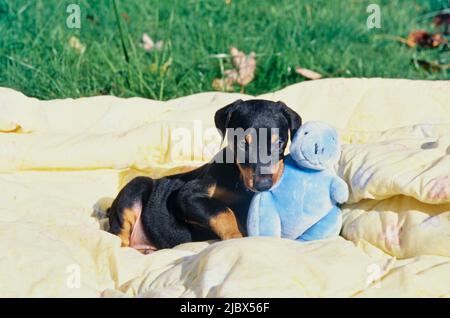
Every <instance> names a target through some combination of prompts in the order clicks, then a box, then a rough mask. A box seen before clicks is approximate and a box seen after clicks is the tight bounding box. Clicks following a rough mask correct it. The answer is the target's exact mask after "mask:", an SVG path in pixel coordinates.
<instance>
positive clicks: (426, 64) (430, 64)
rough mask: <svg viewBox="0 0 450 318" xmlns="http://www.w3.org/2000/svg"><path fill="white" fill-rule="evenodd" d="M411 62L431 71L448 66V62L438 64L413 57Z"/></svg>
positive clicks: (437, 70)
mask: <svg viewBox="0 0 450 318" xmlns="http://www.w3.org/2000/svg"><path fill="white" fill-rule="evenodd" d="M412 62H413V63H414V64H415V65H416V67H418V66H420V67H422V68H423V69H425V70H426V71H431V72H440V71H442V70H446V69H448V68H450V65H449V64H439V63H437V62H433V61H427V60H421V59H418V60H416V59H413V60H412Z"/></svg>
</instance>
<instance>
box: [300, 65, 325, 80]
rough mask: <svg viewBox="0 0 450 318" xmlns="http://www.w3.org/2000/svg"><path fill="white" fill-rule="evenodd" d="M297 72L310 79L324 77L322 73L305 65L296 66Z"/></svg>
mask: <svg viewBox="0 0 450 318" xmlns="http://www.w3.org/2000/svg"><path fill="white" fill-rule="evenodd" d="M295 72H296V73H298V74H300V75H301V76H303V77H306V78H307V79H310V80H318V79H321V78H323V75H322V74H320V73H317V72H315V71H312V70H310V69H307V68H303V67H296V68H295Z"/></svg>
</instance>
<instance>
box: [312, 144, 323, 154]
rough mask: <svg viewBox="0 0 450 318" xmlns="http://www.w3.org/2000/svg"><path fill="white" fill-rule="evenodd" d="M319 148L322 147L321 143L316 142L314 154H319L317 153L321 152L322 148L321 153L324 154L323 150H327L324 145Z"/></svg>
mask: <svg viewBox="0 0 450 318" xmlns="http://www.w3.org/2000/svg"><path fill="white" fill-rule="evenodd" d="M319 148H320V147H319V144H317V143H316V144H314V154H316V155H317V154H318V153H319V150H320V153H322V154H323V152H324V151H325V148H324V147H322V148H320V149H319Z"/></svg>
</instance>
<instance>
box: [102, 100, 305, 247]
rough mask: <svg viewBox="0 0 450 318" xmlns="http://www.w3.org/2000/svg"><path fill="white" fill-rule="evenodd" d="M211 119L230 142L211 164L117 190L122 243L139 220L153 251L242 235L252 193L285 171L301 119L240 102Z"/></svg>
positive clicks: (113, 220)
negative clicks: (288, 147)
mask: <svg viewBox="0 0 450 318" xmlns="http://www.w3.org/2000/svg"><path fill="white" fill-rule="evenodd" d="M214 119H215V124H216V127H217V128H218V129H219V130H220V132H221V133H222V135H225V133H226V132H227V134H226V135H227V137H228V138H227V141H228V143H227V144H228V145H227V147H225V148H224V149H222V150H221V151H220V152H219V153H218V154H217V155H216V156H215V157H214V158H213V160H212V161H211V162H210V163H208V164H206V165H204V166H202V167H200V168H198V169H196V170H193V171H191V172H188V173H182V174H177V175H172V176H168V177H165V178H161V179H156V180H155V179H151V178H147V177H137V178H135V179H133V180H132V181H131V182H130V183H128V184H127V185H126V186H125V188H123V189H122V191H120V193H119V194H118V196H117V198H116V199H115V200H114V202H113V204H112V206H111V209H110V212H109V215H110V218H109V223H110V232H111V233H113V234H116V235H119V236H120V237H121V239H122V246H130V245H131V246H134V245H135V244H133V242H132V241H133V240H136V239H134V238H133V240H132V239H131V233H132V231H133V229H134V228H135V227H136V226H137V225H139V226H140V227H141V228H142V230H143V234H144V236H145V240H144V241H145V244H147V245H149V246H151V247H150V248H152V249H161V248H170V247H173V246H175V245H178V244H181V243H186V242H191V241H199V240H207V239H217V238H219V239H222V240H224V239H230V238H237V237H242V236H243V235H245V225H246V220H247V212H248V208H249V204H250V201H251V199H252V197H253V194H254V193H255V192H259V191H265V190H268V189H270V188H271V187H272V186H273V185H274V184H275V183H276V182H277V181H278V179H279V178H280V176H281V175H282V172H283V159H284V155H283V154H284V150H285V148H286V144H287V142H288V139H289V134H290V135H291V136H293V135H294V134H295V132H296V131H297V129H298V128H299V127H300V125H301V118H300V116H299V115H298V114H297V113H296V112H294V111H293V110H292V109H290V108H289V107H287V106H286V105H285V104H284V103H282V102H272V101H267V100H248V101H242V100H238V101H236V102H234V103H232V104H230V105H228V106H226V107H224V108H222V109H220V110H218V111H217V112H216V114H215V118H214ZM137 223H140V224H137ZM141 243H142V242H141Z"/></svg>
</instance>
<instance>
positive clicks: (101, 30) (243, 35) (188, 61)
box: [0, 0, 450, 100]
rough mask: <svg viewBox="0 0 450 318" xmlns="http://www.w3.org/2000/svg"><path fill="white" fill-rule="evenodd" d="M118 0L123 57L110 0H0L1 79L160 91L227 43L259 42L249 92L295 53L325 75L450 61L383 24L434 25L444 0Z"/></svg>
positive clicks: (66, 93)
mask: <svg viewBox="0 0 450 318" xmlns="http://www.w3.org/2000/svg"><path fill="white" fill-rule="evenodd" d="M71 3H78V4H79V5H80V6H81V10H82V27H81V29H80V30H73V29H68V28H67V27H66V23H65V21H66V18H67V16H68V14H67V13H66V7H67V5H68V4H71ZM117 3H118V6H119V7H118V11H119V16H120V18H121V22H122V27H123V40H124V44H125V47H126V51H127V52H128V55H129V61H128V62H127V61H126V59H125V56H124V50H123V48H122V44H121V36H120V33H119V28H118V25H117V20H116V17H115V14H114V7H113V2H112V0H100V1H88V0H79V1H76V0H0V86H6V87H12V88H15V89H18V90H20V91H22V92H24V93H25V94H26V95H29V96H35V97H38V98H41V99H52V98H63V97H80V96H92V95H104V94H112V95H117V96H123V97H131V96H141V97H148V98H153V99H164V100H165V99H170V98H174V97H179V96H184V95H189V94H192V93H196V92H201V91H210V90H212V87H211V82H212V80H213V79H214V78H215V77H220V76H221V71H220V64H219V60H218V59H215V58H211V57H210V55H211V54H217V53H228V50H229V47H230V46H236V47H238V48H239V49H241V50H244V51H245V52H250V51H252V50H253V51H255V52H256V53H257V54H259V57H258V58H257V71H256V78H255V80H254V81H253V82H252V83H251V84H249V85H248V86H247V87H246V91H245V92H246V93H249V94H260V93H264V92H268V91H273V90H277V89H280V88H283V87H285V86H287V85H290V84H292V83H296V82H300V81H302V80H304V79H303V78H302V77H301V76H300V75H298V74H296V73H295V72H294V68H295V66H298V65H301V66H302V67H306V68H309V69H312V70H315V71H317V72H320V73H322V74H324V75H326V76H327V77H389V78H410V79H430V80H434V79H448V78H449V73H448V70H443V71H440V72H428V71H426V70H424V69H422V68H420V67H415V66H414V64H413V63H411V59H413V58H420V59H426V60H430V61H440V62H441V63H444V64H448V63H450V62H449V54H448V52H449V51H448V48H444V49H442V48H441V49H435V50H419V49H410V48H407V47H405V46H404V45H402V44H401V43H399V42H396V41H394V40H391V39H386V38H384V37H383V36H380V35H385V34H388V35H399V36H403V37H406V36H407V34H408V33H409V32H410V31H411V30H413V29H418V28H425V29H428V30H430V31H433V26H432V23H431V20H430V19H424V18H423V16H424V15H426V14H428V13H430V12H432V11H435V10H439V9H442V8H444V7H448V6H449V3H448V1H447V0H416V1H413V0H377V1H373V0H368V1H363V0H360V1H357V0H309V1H308V0H302V1H300V0H273V1H266V0H253V1H250V0H232V2H231V4H227V3H226V2H225V1H224V0H215V1H212V0H211V1H200V0H195V1H194V0H184V1H183V0H179V1H175V0H174V1H170V0H164V1H148V0H147V1H144V0H126V1H125V0H118V2H117ZM370 3H377V4H379V5H380V6H381V12H382V28H381V29H372V30H368V29H367V27H366V19H367V16H368V13H366V7H367V5H368V4H370ZM123 13H126V15H127V16H128V19H125V18H124V15H123ZM421 17H422V18H421ZM144 32H147V33H148V34H150V35H151V36H152V37H153V38H154V39H162V40H164V41H165V46H164V49H163V50H162V51H160V52H154V53H151V54H148V53H146V52H144V50H143V49H142V48H141V47H140V46H139V43H140V39H141V37H142V34H143V33H144ZM72 36H76V37H78V38H79V39H80V41H81V42H82V43H83V44H84V45H86V48H87V49H86V52H85V53H84V54H79V53H78V52H77V51H76V50H74V49H73V48H71V47H70V46H69V44H68V41H69V38H70V37H72ZM169 60H171V61H172V64H171V65H170V68H169V71H167V72H164V71H163V69H164V68H163V65H164V64H165V63H167V62H168V61H169ZM225 62H226V65H225V66H226V67H227V65H228V64H229V61H225ZM236 90H237V91H238V90H239V88H238V87H237V88H236Z"/></svg>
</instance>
